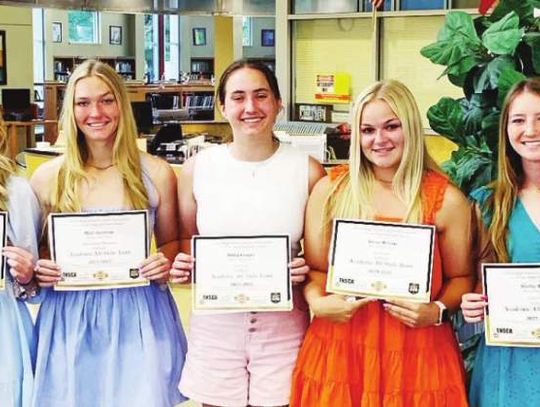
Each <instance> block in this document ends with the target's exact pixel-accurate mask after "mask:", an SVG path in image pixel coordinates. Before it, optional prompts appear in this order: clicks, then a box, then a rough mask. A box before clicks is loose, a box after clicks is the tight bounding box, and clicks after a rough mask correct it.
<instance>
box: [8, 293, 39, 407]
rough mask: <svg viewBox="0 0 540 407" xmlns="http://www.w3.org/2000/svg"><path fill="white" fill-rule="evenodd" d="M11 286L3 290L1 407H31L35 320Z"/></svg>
mask: <svg viewBox="0 0 540 407" xmlns="http://www.w3.org/2000/svg"><path fill="white" fill-rule="evenodd" d="M9 290H11V286H8V287H6V290H5V291H0V406H9V407H11V406H13V407H29V406H30V401H31V398H32V382H33V373H32V361H33V355H34V353H35V352H34V351H35V338H34V335H33V333H34V332H33V326H32V320H31V318H30V313H29V312H28V308H26V305H25V304H24V303H22V302H20V301H17V300H15V298H14V297H13V295H12V294H11V292H10V291H9Z"/></svg>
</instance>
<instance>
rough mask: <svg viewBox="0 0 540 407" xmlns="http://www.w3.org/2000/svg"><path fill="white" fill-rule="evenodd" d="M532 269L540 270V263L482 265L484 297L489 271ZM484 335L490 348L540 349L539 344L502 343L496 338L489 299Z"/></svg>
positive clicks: (524, 342)
mask: <svg viewBox="0 0 540 407" xmlns="http://www.w3.org/2000/svg"><path fill="white" fill-rule="evenodd" d="M508 268H511V269H516V268H518V269H521V268H522V269H532V268H536V269H539V270H540V263H482V289H483V293H484V295H486V293H487V274H488V273H487V270H488V269H508ZM484 335H485V338H486V345H488V346H514V347H521V348H538V347H540V341H539V342H528V341H508V340H506V341H502V340H498V339H497V338H494V337H493V336H492V335H491V329H490V320H489V299H488V304H487V305H486V307H485V309H484Z"/></svg>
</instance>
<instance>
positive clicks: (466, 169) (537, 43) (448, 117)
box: [420, 0, 540, 193]
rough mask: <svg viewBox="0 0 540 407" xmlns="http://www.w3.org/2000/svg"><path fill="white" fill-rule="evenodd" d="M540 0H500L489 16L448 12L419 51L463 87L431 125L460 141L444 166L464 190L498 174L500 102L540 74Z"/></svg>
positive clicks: (432, 113) (436, 109) (444, 101)
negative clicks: (517, 85)
mask: <svg viewBox="0 0 540 407" xmlns="http://www.w3.org/2000/svg"><path fill="white" fill-rule="evenodd" d="M535 7H536V8H540V0H500V1H499V3H498V5H497V7H496V8H495V10H494V11H493V13H492V14H491V16H480V17H477V18H474V19H473V17H472V16H471V15H470V14H468V13H465V12H462V11H451V12H449V13H448V14H447V16H446V19H445V23H444V26H443V27H442V28H441V29H440V31H439V33H438V36H437V41H436V42H434V43H433V44H429V45H427V46H426V47H424V48H422V50H421V51H420V52H421V54H422V55H423V56H424V57H426V58H429V60H430V61H432V62H433V63H435V64H439V65H443V66H445V69H444V71H443V73H442V74H441V76H444V75H446V76H447V77H448V79H449V81H450V82H451V83H452V84H454V85H456V86H458V87H460V88H462V89H463V97H461V98H459V99H457V100H456V99H452V98H449V97H443V98H441V99H440V100H439V102H438V103H437V104H436V105H434V106H432V107H431V108H430V109H429V110H428V113H427V116H428V120H429V124H430V126H431V128H432V129H433V130H434V131H436V132H437V133H439V134H441V135H442V136H444V137H446V138H448V139H449V140H451V141H453V142H454V143H455V144H457V146H458V149H457V150H456V151H454V152H453V153H452V156H451V158H450V160H448V161H446V162H445V163H443V169H444V170H445V171H446V172H447V173H448V174H449V176H450V177H451V178H452V180H453V181H454V182H455V183H456V184H457V185H458V186H459V187H460V188H461V189H462V190H463V191H464V192H465V193H469V192H470V191H471V190H473V189H474V188H477V187H479V186H482V185H486V184H487V183H489V182H490V181H491V180H492V179H493V178H494V176H495V175H496V174H495V173H496V160H497V135H498V123H499V116H500V111H501V106H502V103H503V101H504V98H505V96H506V94H507V93H508V91H509V89H510V88H511V87H512V85H513V84H515V83H516V82H518V81H520V80H521V79H524V78H526V77H529V76H536V75H540V19H539V18H536V17H534V8H535Z"/></svg>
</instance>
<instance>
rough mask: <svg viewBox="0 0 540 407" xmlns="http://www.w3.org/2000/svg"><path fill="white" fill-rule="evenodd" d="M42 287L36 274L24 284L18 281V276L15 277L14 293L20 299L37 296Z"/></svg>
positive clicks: (24, 299)
mask: <svg viewBox="0 0 540 407" xmlns="http://www.w3.org/2000/svg"><path fill="white" fill-rule="evenodd" d="M39 291H40V287H39V285H38V283H37V281H36V279H35V277H34V276H32V278H31V279H30V281H29V282H28V283H26V284H22V283H20V282H18V281H17V279H16V278H14V279H13V295H15V298H18V299H19V300H23V301H26V300H29V299H31V298H34V297H36V296H37V295H38V294H39Z"/></svg>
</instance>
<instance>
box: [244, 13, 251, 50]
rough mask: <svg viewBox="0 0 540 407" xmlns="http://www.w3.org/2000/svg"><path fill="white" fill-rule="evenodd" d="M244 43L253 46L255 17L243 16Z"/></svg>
mask: <svg viewBox="0 0 540 407" xmlns="http://www.w3.org/2000/svg"><path fill="white" fill-rule="evenodd" d="M242 45H243V46H244V47H251V46H253V17H242Z"/></svg>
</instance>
